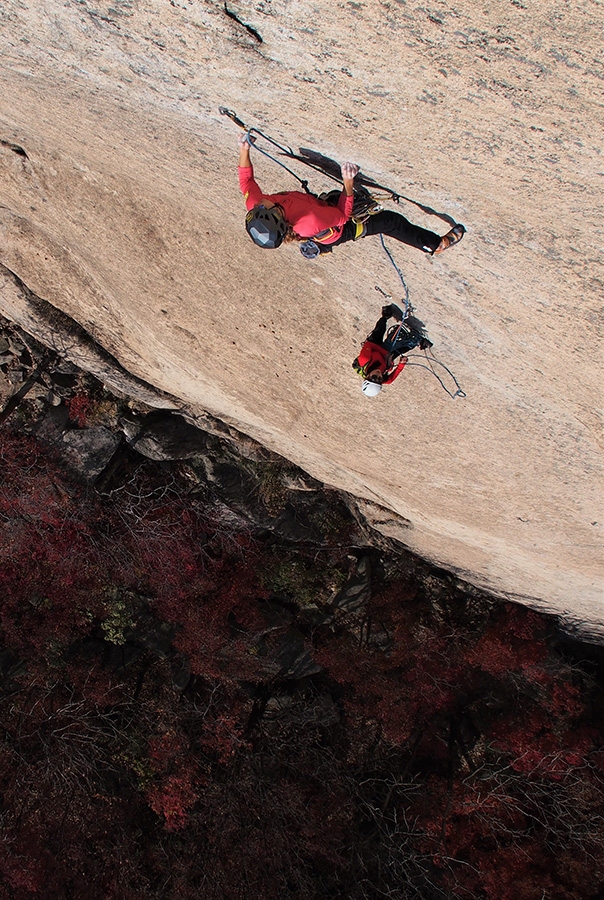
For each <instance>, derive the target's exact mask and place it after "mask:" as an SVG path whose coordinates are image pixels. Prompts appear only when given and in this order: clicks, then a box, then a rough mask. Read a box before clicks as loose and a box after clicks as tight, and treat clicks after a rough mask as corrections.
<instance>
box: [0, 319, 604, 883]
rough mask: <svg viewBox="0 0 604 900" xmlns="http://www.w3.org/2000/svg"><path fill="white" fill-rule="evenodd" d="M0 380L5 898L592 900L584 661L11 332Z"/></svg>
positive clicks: (273, 461) (597, 797)
mask: <svg viewBox="0 0 604 900" xmlns="http://www.w3.org/2000/svg"><path fill="white" fill-rule="evenodd" d="M2 341H4V344H2ZM41 361H42V362H43V369H44V372H43V374H40V372H39V371H38V369H39V366H40V362H41ZM0 369H1V370H2V374H3V377H4V378H5V379H6V380H8V381H9V382H10V383H11V384H12V385H13V386H14V387H15V388H17V387H18V386H19V384H20V383H25V382H26V381H27V379H28V378H29V377H30V376H31V375H32V373H36V375H35V378H34V382H35V384H34V386H33V387H31V388H30V389H28V391H26V392H24V393H23V398H22V399H21V402H20V403H19V404H18V405H17V406H16V407H15V408H14V409H12V410H11V415H10V416H7V417H6V420H5V421H4V422H3V423H2V424H1V425H0V463H1V468H0V536H1V537H0V710H1V718H0V722H1V723H2V724H1V729H0V836H1V838H2V852H1V853H0V898H1V900H5V898H6V900H9V898H10V900H30V898H37V897H42V898H53V900H62V898H65V900H67V898H75V900H79V898H88V897H94V898H106V900H139V898H141V900H142V898H145V900H160V898H161V900H193V898H195V900H198V898H203V900H282V898H296V900H324V898H328V897H329V898H334V900H378V898H384V897H387V898H391V900H407V898H409V900H411V898H416V900H433V898H434V900H437V898H454V900H457V898H460V900H462V898H463V900H465V898H468V900H470V898H477V900H597V898H601V897H602V896H603V891H604V863H603V861H602V856H601V848H602V846H603V844H604V752H602V750H601V746H602V726H603V722H602V715H603V709H604V705H603V700H604V692H603V684H604V670H603V666H602V660H603V656H602V652H601V650H600V649H599V648H595V647H588V646H584V645H581V644H579V643H577V642H572V641H570V640H569V639H567V638H566V637H564V636H563V635H561V634H560V632H559V631H558V629H557V627H556V622H555V621H554V620H553V619H551V618H548V617H545V616H541V615H539V614H537V613H535V612H532V611H530V610H528V609H526V608H524V607H522V606H517V605H512V604H509V603H503V602H500V601H496V600H494V599H493V598H490V597H488V596H486V595H484V594H481V593H480V592H478V591H476V590H474V589H472V588H470V587H468V586H467V585H464V584H462V583H460V582H459V581H458V579H456V578H455V577H453V576H451V575H449V574H447V573H445V572H443V571H441V570H436V569H434V568H432V567H430V566H429V565H428V564H426V563H423V562H422V561H421V560H418V559H416V558H415V557H413V556H412V555H411V554H409V553H407V552H406V551H404V549H402V548H401V547H397V546H395V545H392V544H387V543H384V542H382V543H380V542H379V541H375V542H374V541H371V540H370V539H369V538H368V536H367V533H366V532H365V531H364V529H363V527H362V525H361V524H360V523H359V521H358V519H357V517H355V515H354V511H353V510H352V511H351V508H350V507H349V506H348V505H347V503H346V502H345V498H343V497H342V495H340V494H338V493H337V492H335V491H328V490H325V489H323V488H322V487H321V486H320V485H317V484H316V483H315V482H313V481H312V479H309V478H308V476H305V475H304V473H301V472H299V471H298V470H295V469H294V467H292V466H290V465H289V464H288V463H286V462H285V461H283V460H279V459H277V458H275V457H273V456H272V455H268V454H263V453H262V451H261V449H258V448H256V449H254V448H250V447H247V448H245V453H243V454H239V455H238V454H237V452H236V449H235V447H234V445H233V442H232V441H230V440H227V437H228V436H220V435H217V434H211V433H203V432H197V430H196V429H192V428H191V426H190V425H188V424H187V423H186V422H184V421H183V420H181V419H179V418H178V417H172V418H166V417H165V416H164V415H163V414H161V413H157V412H155V413H150V414H148V413H147V411H145V410H144V409H142V408H140V407H137V408H133V407H132V404H128V403H126V402H124V401H120V400H117V399H116V398H115V397H113V396H111V395H109V394H107V392H106V391H104V390H103V389H102V387H101V386H100V385H99V384H98V383H96V382H94V380H93V379H91V378H90V377H88V376H85V375H83V374H82V373H81V372H78V371H77V370H74V369H73V367H70V366H69V364H66V363H65V362H64V361H60V360H57V359H51V358H50V357H49V356H48V355H44V353H43V351H42V350H41V348H38V347H36V345H35V343H34V342H33V341H31V340H29V339H28V338H27V336H24V335H20V334H18V333H17V332H16V331H15V329H11V328H9V327H8V326H7V325H6V324H5V327H4V330H3V331H2V334H1V335H0ZM5 408H7V407H6V405H5ZM174 457H180V458H174Z"/></svg>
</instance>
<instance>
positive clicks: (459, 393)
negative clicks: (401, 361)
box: [407, 350, 466, 400]
mask: <svg viewBox="0 0 604 900" xmlns="http://www.w3.org/2000/svg"><path fill="white" fill-rule="evenodd" d="M424 356H425V358H426V361H427V363H428V365H427V366H426V365H424V363H418V362H411V360H412V359H417V358H418V357H417V356H408V357H407V365H408V366H417V367H418V368H420V369H427V370H428V372H431V373H432V374H433V375H434V377H435V378H436V380H437V381H438V383H439V384H440V386H441V387H442V389H443V390H444V391H445V392H446V393H447V394H448V395H449V397H451V399H452V400H455V398H456V397H462V398H463V397H465V396H466V392H465V391H462V389H461V387H460V384H459V381H458V380H457V378H456V377H455V375H454V374H453V372H452V371H451V369H449V368H448V367H447V366H446V365H445V364H444V363H441V362H440V360H438V359H436V357H435V356H434V354H433V353H432V352H431V353H430V356H428V351H427V350H424ZM434 363H436V365H437V366H441V367H442V368H443V369H444V370H445V372H447V373H448V374H449V375H450V376H451V378H452V379H453V382H454V384H455V387H456V389H457V390H456V391H455V392H453V391H450V390H449V388H448V387H447V385H446V384H445V383H444V381H443V380H442V378H441V377H440V375H439V374H438V372H435V371H434V368H433V364H434Z"/></svg>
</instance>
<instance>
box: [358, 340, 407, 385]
mask: <svg viewBox="0 0 604 900" xmlns="http://www.w3.org/2000/svg"><path fill="white" fill-rule="evenodd" d="M389 355H390V354H389V353H388V351H387V350H386V348H385V347H382V346H380V344H374V343H372V342H371V341H365V343H364V344H363V346H362V347H361V352H360V353H359V365H360V366H363V368H364V369H365V371H366V373H367V374H368V375H370V374H371V372H375V371H377V370H379V371H380V372H382V373H383V375H384V379H383V381H382V384H392V382H393V381H394V379H395V378H398V376H399V375H400V374H401V372H402V371H403V369H404V368H405V363H404V362H400V363H399V364H398V365H397V366H396V368H395V369H392V366H390V365H389V363H388V357H389Z"/></svg>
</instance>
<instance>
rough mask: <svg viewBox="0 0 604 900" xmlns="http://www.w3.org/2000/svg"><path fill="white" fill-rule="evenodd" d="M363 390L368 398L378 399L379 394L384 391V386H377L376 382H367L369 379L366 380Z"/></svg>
mask: <svg viewBox="0 0 604 900" xmlns="http://www.w3.org/2000/svg"><path fill="white" fill-rule="evenodd" d="M361 390H362V391H363V393H364V394H365V396H366V397H377V395H378V394H379V392H380V391H381V390H382V385H381V384H376V383H375V381H367V379H365V381H364V382H363V386H362V388H361Z"/></svg>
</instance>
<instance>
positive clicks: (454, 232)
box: [432, 225, 466, 256]
mask: <svg viewBox="0 0 604 900" xmlns="http://www.w3.org/2000/svg"><path fill="white" fill-rule="evenodd" d="M465 233H466V229H465V228H464V226H463V225H454V226H453V228H452V229H451V231H447V233H446V234H445V235H443V236H442V237H441V239H440V244H439V245H438V247H437V248H436V250H435V251H434V252H433V254H432V256H438V254H439V253H443V252H444V251H445V250H448V249H449V247H452V246H453V244H459V242H460V240H461V239H462V237H463V236H464V234H465Z"/></svg>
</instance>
